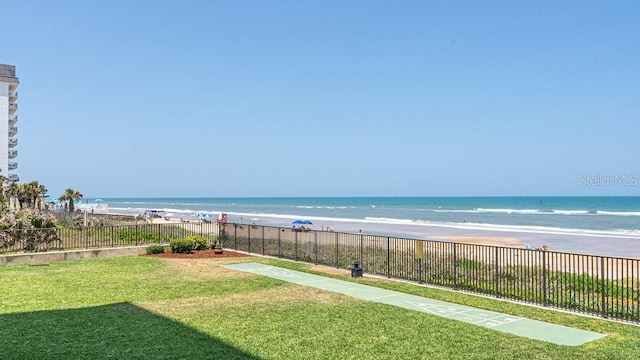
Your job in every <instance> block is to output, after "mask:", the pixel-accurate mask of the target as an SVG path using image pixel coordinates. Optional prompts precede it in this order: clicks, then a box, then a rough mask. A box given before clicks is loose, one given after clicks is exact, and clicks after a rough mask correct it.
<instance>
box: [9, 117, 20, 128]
mask: <svg viewBox="0 0 640 360" xmlns="http://www.w3.org/2000/svg"><path fill="white" fill-rule="evenodd" d="M17 122H18V115H13V116H9V126H13V125H15V124H16V123H17Z"/></svg>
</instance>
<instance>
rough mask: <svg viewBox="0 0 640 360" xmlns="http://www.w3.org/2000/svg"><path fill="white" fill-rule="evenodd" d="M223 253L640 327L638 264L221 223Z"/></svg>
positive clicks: (467, 245) (359, 235)
mask: <svg viewBox="0 0 640 360" xmlns="http://www.w3.org/2000/svg"><path fill="white" fill-rule="evenodd" d="M220 231H221V236H222V237H223V238H225V247H227V248H233V249H236V250H241V251H246V252H250V253H256V254H263V255H271V256H278V257H282V258H286V259H292V260H298V261H304V262H309V263H314V264H320V265H328V266H333V267H336V268H342V269H349V268H351V267H352V264H353V262H354V261H355V260H357V261H358V262H359V264H360V265H361V267H362V268H363V270H364V272H366V273H370V274H376V275H382V276H387V277H389V278H397V279H403V280H409V281H414V282H417V283H425V284H431V285H436V286H442V287H447V288H452V289H457V290H464V291H470V292H474V293H481V294H485V295H490V296H494V297H497V298H504V299H509V300H515V301H522V302H526V303H532V304H537V305H542V306H547V307H553V308H558V309H563V310H570V311H575V312H581V313H587V314H592V315H598V316H602V317H607V318H613V319H617V320H623V321H628V322H635V323H640V282H639V279H640V260H638V259H627V258H614V257H605V256H593V255H584V254H573V253H563V252H554V251H538V250H527V249H519V248H510V247H499V246H487V245H474V244H463V243H453V242H441V241H428V240H415V239H404V238H395V237H386V236H377V235H367V234H361V233H358V234H352V233H337V232H325V231H309V232H298V231H293V230H292V229H290V228H280V227H270V226H259V225H246V224H226V225H224V226H221V229H220Z"/></svg>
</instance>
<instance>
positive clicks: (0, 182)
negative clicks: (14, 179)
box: [0, 175, 9, 212]
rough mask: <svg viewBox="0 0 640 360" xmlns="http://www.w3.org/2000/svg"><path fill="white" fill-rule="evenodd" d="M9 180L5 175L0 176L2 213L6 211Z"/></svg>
mask: <svg viewBox="0 0 640 360" xmlns="http://www.w3.org/2000/svg"><path fill="white" fill-rule="evenodd" d="M8 181H9V178H8V177H6V176H4V175H0V212H2V211H3V210H4V207H5V205H6V202H7V199H5V197H4V196H5V185H6V184H7V183H8Z"/></svg>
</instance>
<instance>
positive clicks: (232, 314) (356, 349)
mask: <svg viewBox="0 0 640 360" xmlns="http://www.w3.org/2000/svg"><path fill="white" fill-rule="evenodd" d="M238 261H252V262H265V263H269V264H272V265H277V266H283V267H289V268H292V269H296V270H303V271H309V270H308V265H304V264H300V263H292V262H287V261H279V260H269V259H260V258H231V259H225V260H213V259H203V260H162V259H158V258H149V257H127V258H114V259H106V260H94V261H83V262H68V263H54V264H51V265H50V266H8V267H2V268H0V359H232V358H238V359H438V358H442V359H637V358H640V327H637V326H633V325H626V324H620V323H614V322H607V321H604V320H600V319H593V318H587V317H580V316H576V315H573V314H566V313H561V312H555V311H549V310H544V309H539V308H534V307H528V306H523V305H519V304H513V303H508V302H501V301H496V300H492V299H487V298H482V297H476V296H472V295H467V294H461V293H455V292H448V291H443V290H438V289H432V288H427V287H422V286H417V285H413V284H408V283H399V282H391V281H382V280H377V279H367V278H365V279H362V280H359V282H362V283H366V284H368V285H374V286H380V287H384V288H388V289H392V290H397V291H403V292H407V293H412V294H416V295H421V296H428V297H432V298H436V299H439V300H445V301H452V302H457V303H461V304H465V305H470V306H475V307H479V308H485V309H489V310H494V311H499V312H504V313H509V314H514V315H519V316H525V317H529V318H533V319H538V320H543V321H548V322H553V323H558V324H563V325H567V326H572V327H577V328H582V329H586V330H593V331H597V332H600V333H605V334H607V335H608V336H607V337H605V338H603V339H601V340H597V341H595V342H592V343H589V344H586V345H584V346H579V347H566V346H559V345H553V344H549V343H545V342H540V341H534V340H529V339H525V338H521V337H517V336H513V335H509V334H505V333H502V332H498V331H493V330H489V329H486V328H481V327H477V326H474V325H470V324H465V323H462V322H457V321H450V320H447V319H444V318H441V317H438V316H432V315H429V314H425V313H420V312H417V311H410V310H405V309H401V308H396V307H392V306H387V305H383V304H377V303H369V302H365V301H360V300H356V299H353V298H350V297H347V296H344V295H340V294H335V293H329V292H324V291H321V290H316V289H310V288H305V287H301V286H298V285H293V284H290V283H285V282H282V281H279V280H275V279H271V278H266V277H261V276H256V275H251V274H247V273H240V272H234V271H232V270H228V269H224V268H220V267H218V266H219V265H221V264H224V263H229V262H238Z"/></svg>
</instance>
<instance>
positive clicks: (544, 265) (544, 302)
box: [542, 251, 548, 306]
mask: <svg viewBox="0 0 640 360" xmlns="http://www.w3.org/2000/svg"><path fill="white" fill-rule="evenodd" d="M547 296H548V295H547V252H546V251H542V306H547Z"/></svg>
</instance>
